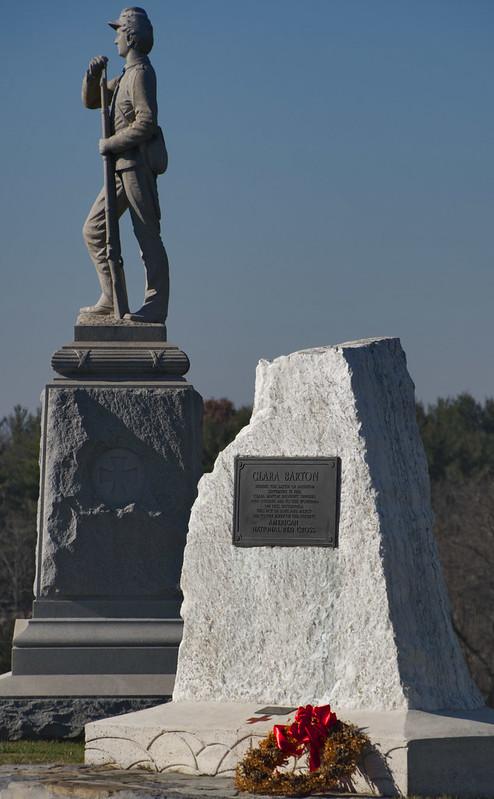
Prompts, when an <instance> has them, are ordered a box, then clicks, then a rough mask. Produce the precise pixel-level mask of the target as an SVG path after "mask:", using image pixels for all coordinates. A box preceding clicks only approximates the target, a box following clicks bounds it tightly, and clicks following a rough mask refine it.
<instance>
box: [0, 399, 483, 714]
mask: <svg viewBox="0 0 494 799" xmlns="http://www.w3.org/2000/svg"><path fill="white" fill-rule="evenodd" d="M250 415H251V408H250V407H247V406H243V407H240V408H236V407H235V406H234V404H233V403H232V402H231V401H230V400H228V399H209V400H206V401H205V403H204V425H203V468H204V471H211V470H212V468H213V465H214V462H215V460H216V457H217V455H218V453H219V452H220V451H221V450H222V449H224V448H225V446H226V445H227V444H228V443H229V442H230V441H232V440H233V439H234V438H235V436H236V435H237V433H238V432H239V431H240V429H241V428H242V427H244V426H245V425H246V424H248V422H249V419H250ZM417 421H418V426H419V430H420V433H421V436H422V440H423V442H424V447H425V451H426V455H427V460H428V464H429V472H430V477H431V492H432V505H433V509H434V512H435V516H436V524H435V534H436V538H437V542H438V546H439V552H440V556H441V561H442V565H443V569H444V573H445V578H446V582H447V585H448V589H449V594H450V600H451V606H452V617H453V625H454V627H455V630H456V632H457V635H458V637H459V640H460V642H461V645H462V647H463V650H464V653H465V656H466V659H467V662H468V665H469V667H470V670H471V672H472V674H473V676H474V679H475V680H476V682H477V684H478V685H479V687H480V689H481V691H482V692H483V694H484V696H485V697H486V700H487V702H488V703H489V704H490V705H492V706H494V629H493V628H494V621H493V618H492V613H491V609H492V607H493V606H494V576H493V575H494V569H493V566H494V399H487V400H486V401H485V402H483V403H480V402H478V401H476V400H475V399H474V398H473V397H471V396H470V395H469V394H460V395H459V396H458V397H455V398H451V399H438V400H437V402H435V403H434V404H432V405H429V406H427V407H426V406H424V405H423V404H421V403H418V404H417ZM39 435H40V416H39V413H36V414H32V413H29V412H28V411H27V410H26V409H24V408H21V407H20V406H17V407H16V408H15V409H14V411H13V412H12V413H11V414H10V415H9V416H7V417H5V418H4V419H3V420H2V421H1V422H0V673H2V672H4V671H8V670H9V669H10V645H11V640H12V629H13V622H14V619H15V618H16V617H20V616H27V615H28V614H29V613H30V610H31V601H32V584H33V580H34V553H35V547H36V505H37V498H38V482H39V467H38V453H39Z"/></svg>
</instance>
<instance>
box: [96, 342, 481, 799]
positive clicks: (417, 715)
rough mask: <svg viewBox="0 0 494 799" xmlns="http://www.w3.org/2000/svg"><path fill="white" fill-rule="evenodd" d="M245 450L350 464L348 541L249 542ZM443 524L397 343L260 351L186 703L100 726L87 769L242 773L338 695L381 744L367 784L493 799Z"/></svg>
mask: <svg viewBox="0 0 494 799" xmlns="http://www.w3.org/2000/svg"><path fill="white" fill-rule="evenodd" d="M237 456H255V457H258V458H262V457H269V458H272V457H275V456H278V457H279V456H283V457H285V458H303V457H310V458H316V457H333V458H338V459H339V462H340V464H341V479H340V485H339V520H338V534H337V546H336V547H333V546H326V547H324V546H310V545H309V546H286V545H285V546H249V547H243V546H235V545H234V544H233V542H232V526H233V518H234V469H235V459H236V457H237ZM301 463H302V461H301ZM269 479H272V480H274V479H275V476H274V474H271V476H270V477H269V474H268V480H269ZM432 523H433V518H432V512H431V507H430V495H429V480H428V475H427V464H426V460H425V455H424V451H423V447H422V443H421V440H420V436H419V432H418V428H417V424H416V420H415V402H414V388H413V383H412V381H411V379H410V377H409V375H408V372H407V369H406V361H405V355H404V353H403V350H402V349H401V346H400V342H399V340H398V339H394V338H379V339H369V340H363V341H355V342H349V343H346V344H340V345H337V346H327V347H320V348H317V349H312V350H305V351H301V352H296V353H293V354H291V355H288V356H286V357H280V358H277V359H276V360H275V361H273V362H272V363H269V362H267V361H261V363H260V364H259V366H258V372H257V381H256V396H255V404H254V411H253V414H252V419H251V422H250V424H249V425H248V426H247V427H246V428H244V429H243V430H242V431H241V432H240V433H239V435H238V436H237V438H236V439H235V441H234V442H233V443H232V444H230V446H228V447H227V448H226V449H225V450H224V451H223V452H222V453H221V455H220V456H219V457H218V459H217V462H216V464H215V468H214V471H213V473H212V474H210V475H205V476H204V477H203V478H202V480H201V482H200V485H199V494H198V498H197V500H196V502H195V504H194V506H193V510H192V514H191V519H190V524H189V533H188V539H187V546H186V550H185V558H184V567H183V572H182V590H183V593H184V603H183V606H182V616H183V619H184V635H183V640H182V644H181V647H180V653H179V663H178V669H177V677H176V682H175V690H174V695H173V703H171V704H170V705H164V706H160V707H157V708H153V709H151V710H144V711H140V712H137V713H132V714H128V715H126V716H122V717H120V718H118V719H115V718H114V719H108V720H105V721H100V722H96V723H94V724H90V725H88V727H87V728H86V732H87V760H88V762H90V763H96V762H116V763H118V764H119V765H121V766H128V767H130V766H131V765H134V764H136V763H137V764H141V765H145V766H146V767H151V768H157V769H159V770H163V769H165V770H166V769H170V770H178V771H184V772H186V773H208V774H228V773H230V774H231V773H232V772H233V769H234V767H235V764H236V762H237V761H238V759H239V758H240V757H241V756H242V754H243V753H244V752H245V750H246V748H247V747H248V746H250V745H252V743H253V742H254V741H255V740H256V739H257V738H259V737H263V736H264V735H265V734H266V733H267V731H268V730H270V729H271V728H272V726H273V724H274V723H280V722H281V723H283V722H285V723H286V722H288V721H290V720H291V719H292V718H293V712H292V711H291V710H290V709H294V708H296V707H297V706H299V705H301V704H306V703H311V704H325V703H330V704H331V706H332V708H333V709H334V710H335V711H336V713H337V714H338V716H339V718H341V719H342V720H348V721H352V722H355V723H357V724H360V725H361V726H363V727H365V728H366V731H367V732H368V734H369V735H370V737H371V740H372V741H373V743H374V744H376V745H377V746H379V747H380V749H379V751H380V753H381V754H380V756H377V755H376V754H374V755H372V756H371V757H370V758H369V760H368V762H367V763H366V766H365V768H364V771H365V772H366V777H365V779H364V782H363V783H360V785H359V784H356V786H355V787H356V788H359V787H360V788H362V787H365V790H367V791H369V790H370V789H372V790H374V791H375V792H377V793H383V794H385V795H391V794H398V793H400V792H401V793H404V794H407V793H417V794H420V793H427V794H429V795H430V794H433V793H453V794H455V795H457V796H465V797H466V796H478V795H483V796H494V712H493V711H490V710H488V709H487V708H485V707H483V700H482V698H481V696H480V694H479V692H478V690H477V689H476V687H475V685H474V684H473V683H472V681H471V678H470V676H469V673H468V671H467V668H466V665H465V662H464V660H463V656H462V654H461V651H460V648H459V645H458V642H457V640H456V637H455V634H454V632H453V629H452V625H451V621H450V611H449V604H448V599H447V595H446V590H445V586H444V582H443V578H442V574H441V569H440V565H439V560H438V555H437V550H436V545H435V541H434V537H433V533H432ZM489 761H490V765H489V766H487V765H486V764H487V763H488V762H489Z"/></svg>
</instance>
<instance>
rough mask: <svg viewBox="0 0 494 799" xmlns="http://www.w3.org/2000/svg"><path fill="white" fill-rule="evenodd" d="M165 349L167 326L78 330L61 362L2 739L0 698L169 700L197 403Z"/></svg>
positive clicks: (182, 367) (180, 363)
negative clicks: (29, 604) (29, 593)
mask: <svg viewBox="0 0 494 799" xmlns="http://www.w3.org/2000/svg"><path fill="white" fill-rule="evenodd" d="M78 321H80V320H78ZM143 335H144V339H143ZM165 337H166V331H165V328H164V325H140V324H135V323H134V324H133V323H128V322H127V323H124V324H105V325H101V324H100V325H83V324H78V325H77V326H76V328H75V335H74V342H73V343H72V344H70V345H67V346H66V347H64V348H62V349H61V350H59V352H57V353H56V354H55V356H54V358H53V366H54V368H55V369H57V370H58V372H59V373H61V376H60V377H57V378H55V380H54V381H53V382H52V383H49V384H48V385H47V386H46V389H45V391H44V397H43V409H42V440H41V475H40V483H41V487H40V500H39V506H38V543H37V554H36V558H37V571H36V582H35V600H34V603H33V618H32V619H29V620H28V619H22V620H18V621H17V623H16V627H15V632H14V640H13V649H12V675H11V676H10V677H9V678H8V679H6V678H3V679H0V729H2V697H7V696H10V697H12V696H13V695H15V696H17V697H22V698H23V703H24V705H23V706H24V707H25V708H27V707H28V704H26V702H27V697H31V698H33V697H39V696H45V697H46V696H50V697H52V696H53V695H54V694H56V693H57V691H58V693H59V695H60V693H61V692H63V695H65V696H78V697H79V698H81V696H86V697H89V696H91V697H93V698H94V697H96V698H104V700H105V702H106V706H105V707H106V710H105V713H106V714H108V712H110V713H113V712H115V710H114V709H113V708H112V706H111V705H110V704H109V701H110V699H111V698H112V697H113V698H114V699H117V698H120V699H122V698H123V699H125V700H127V699H128V698H129V697H134V698H136V697H137V698H138V699H139V700H140V701H141V702H145V703H147V702H148V700H149V699H150V698H153V701H154V702H157V701H158V702H162V701H163V700H164V699H165V698H166V697H168V696H169V695H170V692H171V689H172V685H173V679H174V675H175V670H176V663H177V654H178V646H179V644H180V640H181V635H182V622H181V619H180V615H179V610H180V604H181V601H182V595H181V592H180V588H179V582H180V572H181V567H182V557H183V549H184V546H185V538H186V533H187V525H188V519H189V514H190V508H191V506H192V503H193V501H194V498H195V496H196V487H197V482H198V479H199V477H200V475H201V456H202V440H201V418H202V400H201V397H200V396H199V394H197V392H196V391H195V390H194V388H193V386H192V385H191V384H190V383H188V382H187V381H186V380H185V378H184V377H183V374H184V372H185V371H186V370H187V368H188V359H187V356H186V355H185V353H183V352H181V351H180V350H179V349H178V347H175V346H173V345H171V344H169V343H168V342H166V341H165V340H164V339H165ZM103 363H104V364H106V371H105V370H104V369H102V365H103ZM110 677H111V684H110V685H109V684H108V679H109V678H110ZM71 679H72V681H71ZM60 680H62V681H63V680H65V683H64V687H62V683H61V682H59V681H60ZM67 681H68V682H67ZM57 685H58V686H59V687H58V689H57ZM74 692H75V693H74ZM120 704H121V703H120ZM142 706H145V705H142V704H141V705H139V704H137V707H142ZM119 707H120V706H119ZM135 707H136V705H135V703H134V705H131V706H129V705H128V703H127V705H126V706H125V707H124V706H122V708H121V709H120V710H119V709H118V708H117V709H116V712H123V710H126V709H132V708H135ZM19 712H21V710H19ZM88 713H90V707H88ZM79 715H80V714H79ZM92 718H94V716H91V715H90V714H89V715H88V716H87V718H86V719H85V720H89V719H92ZM7 726H8V725H7ZM79 727H80V724H79Z"/></svg>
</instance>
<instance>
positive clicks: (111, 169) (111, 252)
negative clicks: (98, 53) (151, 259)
mask: <svg viewBox="0 0 494 799" xmlns="http://www.w3.org/2000/svg"><path fill="white" fill-rule="evenodd" d="M100 88H101V128H102V133H103V138H104V139H108V138H109V137H110V136H111V127H110V109H109V107H108V83H107V77H106V65H105V67H104V69H103V71H102V73H101V80H100ZM103 165H104V176H105V183H104V186H105V221H106V258H107V261H108V266H109V268H110V275H111V282H112V290H113V313H114V316H115V319H122V317H123V316H124V314H126V313H129V301H128V299H127V288H126V285H125V273H124V269H123V260H122V251H121V247H120V230H119V226H118V213H117V187H116V182H115V159H114V157H113V155H111V153H108V154H107V155H104V156H103Z"/></svg>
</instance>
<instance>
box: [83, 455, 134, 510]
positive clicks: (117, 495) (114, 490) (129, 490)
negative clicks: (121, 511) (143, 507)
mask: <svg viewBox="0 0 494 799" xmlns="http://www.w3.org/2000/svg"><path fill="white" fill-rule="evenodd" d="M142 477H143V471H142V466H141V462H140V460H139V458H138V457H137V455H136V454H135V453H134V452H132V451H131V450H127V449H113V450H109V451H108V452H105V453H103V455H101V456H100V457H99V458H98V460H97V461H96V464H95V467H94V470H93V480H94V487H95V489H96V492H97V494H98V496H99V497H100V498H101V499H102V500H103V501H104V502H105V503H106V504H107V505H110V507H121V506H124V505H128V504H129V503H131V502H135V501H136V500H137V499H138V498H139V494H140V491H141V485H142Z"/></svg>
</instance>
